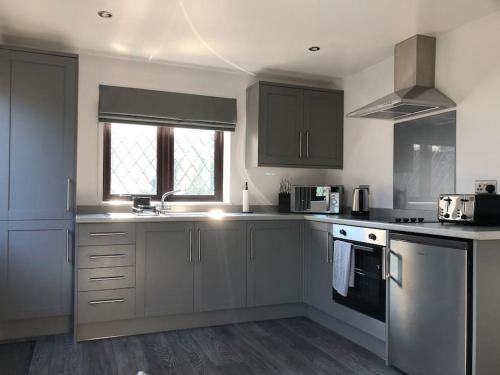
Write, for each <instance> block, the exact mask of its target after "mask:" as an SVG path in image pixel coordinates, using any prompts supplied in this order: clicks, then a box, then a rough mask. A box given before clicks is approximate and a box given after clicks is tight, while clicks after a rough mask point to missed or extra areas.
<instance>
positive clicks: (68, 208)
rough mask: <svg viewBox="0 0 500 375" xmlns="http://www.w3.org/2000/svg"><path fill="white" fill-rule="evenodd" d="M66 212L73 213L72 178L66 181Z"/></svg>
mask: <svg viewBox="0 0 500 375" xmlns="http://www.w3.org/2000/svg"><path fill="white" fill-rule="evenodd" d="M66 212H71V178H69V177H68V178H67V179H66Z"/></svg>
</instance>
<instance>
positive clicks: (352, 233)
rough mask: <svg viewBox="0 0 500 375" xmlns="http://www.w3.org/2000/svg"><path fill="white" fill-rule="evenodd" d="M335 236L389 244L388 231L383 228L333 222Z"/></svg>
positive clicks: (375, 243)
mask: <svg viewBox="0 0 500 375" xmlns="http://www.w3.org/2000/svg"><path fill="white" fill-rule="evenodd" d="M332 235H333V237H334V238H336V239H339V240H346V241H357V242H364V243H366V244H373V245H378V246H387V231H386V230H383V229H374V228H365V227H354V226H351V225H342V224H332Z"/></svg>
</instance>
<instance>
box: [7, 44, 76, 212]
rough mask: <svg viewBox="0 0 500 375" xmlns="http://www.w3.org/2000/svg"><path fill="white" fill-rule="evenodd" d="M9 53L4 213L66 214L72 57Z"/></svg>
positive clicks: (69, 198)
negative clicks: (7, 169) (7, 179)
mask: <svg viewBox="0 0 500 375" xmlns="http://www.w3.org/2000/svg"><path fill="white" fill-rule="evenodd" d="M9 56H10V65H11V82H10V158H9V160H10V163H9V169H10V179H9V189H8V194H9V195H8V207H9V219H10V220H38V219H71V218H72V216H73V213H72V212H71V211H72V206H73V194H74V157H75V156H74V153H75V148H74V131H75V102H76V61H75V59H73V58H66V57H60V56H52V55H43V54H38V53H31V52H19V51H11V52H9Z"/></svg>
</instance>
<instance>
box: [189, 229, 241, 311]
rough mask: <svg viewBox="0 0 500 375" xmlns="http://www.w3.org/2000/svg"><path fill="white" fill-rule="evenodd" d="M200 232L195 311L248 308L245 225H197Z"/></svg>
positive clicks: (198, 232)
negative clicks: (246, 304)
mask: <svg viewBox="0 0 500 375" xmlns="http://www.w3.org/2000/svg"><path fill="white" fill-rule="evenodd" d="M196 233H197V236H196V237H197V239H196V241H197V247H198V249H197V255H196V257H195V268H194V278H195V286H194V303H195V311H197V312H201V311H211V310H222V309H235V308H240V307H244V306H245V303H246V257H245V254H246V251H245V245H246V243H245V223H244V222H226V223H221V222H217V223H197V224H196Z"/></svg>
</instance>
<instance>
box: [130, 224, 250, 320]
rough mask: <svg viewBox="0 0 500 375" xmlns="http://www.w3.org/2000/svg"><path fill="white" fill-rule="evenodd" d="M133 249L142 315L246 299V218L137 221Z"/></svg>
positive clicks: (194, 309) (215, 306) (234, 305)
mask: <svg viewBox="0 0 500 375" xmlns="http://www.w3.org/2000/svg"><path fill="white" fill-rule="evenodd" d="M137 252H138V263H137V264H138V280H141V284H140V287H139V285H138V287H139V291H141V292H140V293H139V295H138V311H141V306H142V305H143V306H144V316H146V317H151V316H161V315H173V314H182V313H191V312H203V311H212V310H223V309H234V308H240V307H243V306H244V305H245V300H246V285H245V283H246V258H245V223H241V222H218V223H196V224H194V223H188V222H180V223H154V224H139V225H138V230H137ZM142 269H144V271H143V272H144V273H143V274H141V273H142V271H141V270H142ZM142 290H143V291H144V292H143V295H144V301H142V300H140V295H141V293H142Z"/></svg>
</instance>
